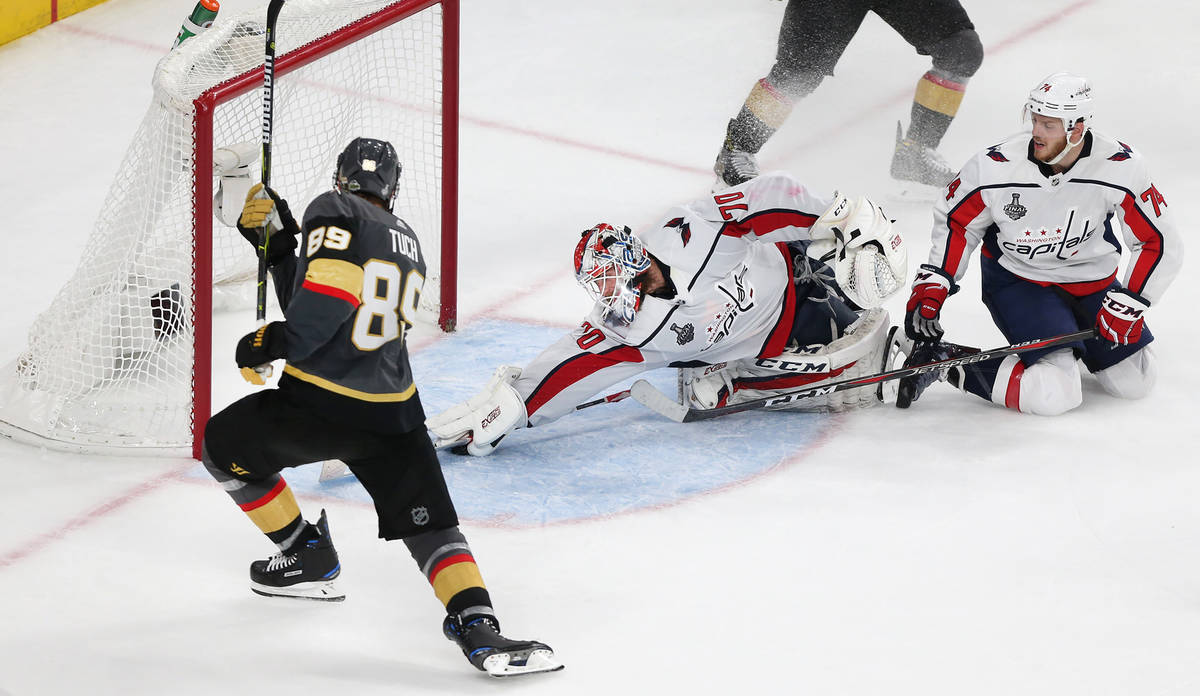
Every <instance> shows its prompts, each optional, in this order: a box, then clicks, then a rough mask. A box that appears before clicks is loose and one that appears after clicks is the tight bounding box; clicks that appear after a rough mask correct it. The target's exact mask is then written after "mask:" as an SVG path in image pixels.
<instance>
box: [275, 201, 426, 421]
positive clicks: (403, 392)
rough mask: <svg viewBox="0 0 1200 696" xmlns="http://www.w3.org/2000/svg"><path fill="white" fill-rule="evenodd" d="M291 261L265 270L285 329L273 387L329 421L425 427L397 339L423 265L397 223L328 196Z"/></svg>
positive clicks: (312, 214) (364, 205) (316, 206)
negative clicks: (283, 356) (322, 413)
mask: <svg viewBox="0 0 1200 696" xmlns="http://www.w3.org/2000/svg"><path fill="white" fill-rule="evenodd" d="M302 233H303V234H302V238H301V240H300V245H299V250H298V252H299V258H298V259H297V260H296V262H295V263H294V264H292V263H285V264H279V265H277V266H276V267H274V268H273V269H272V271H273V274H274V276H275V283H276V286H277V290H278V293H277V294H278V295H279V297H280V301H281V304H283V306H284V314H285V318H286V320H287V323H286V327H287V365H286V366H285V367H284V370H283V371H284V374H283V376H282V377H281V378H280V380H279V387H280V388H281V389H283V390H285V391H287V392H289V393H291V394H292V395H294V396H295V397H297V398H299V399H302V400H303V401H304V402H306V403H308V404H309V405H311V406H313V407H314V408H317V409H319V410H327V413H328V416H329V418H330V419H332V420H336V421H338V422H343V423H348V424H351V425H356V426H359V427H363V428H369V429H371V430H382V431H397V432H406V431H409V430H412V429H414V428H416V427H418V426H420V425H421V424H422V423H423V422H424V420H425V414H424V412H423V411H422V409H421V402H420V399H419V398H418V396H417V391H416V385H414V384H413V377H412V368H411V367H410V366H409V362H408V351H407V349H406V347H405V343H404V338H405V332H406V330H407V329H408V328H409V327H410V326H411V325H412V318H413V317H414V316H415V312H416V308H417V304H418V301H419V298H420V293H421V288H422V286H423V285H424V282H425V260H424V258H423V257H422V254H421V247H420V243H419V242H418V241H417V236H416V234H414V233H413V231H412V228H410V227H409V226H408V224H407V223H405V222H404V221H403V220H401V219H400V218H398V217H396V216H395V215H392V214H391V213H389V212H387V211H386V210H384V209H382V208H379V207H377V206H374V205H372V204H371V203H369V202H368V201H366V200H364V199H362V198H359V197H358V196H355V195H353V194H349V193H339V192H337V191H329V192H327V193H324V194H321V195H320V196H318V197H317V198H316V199H315V200H314V201H313V202H312V203H311V204H310V205H309V206H308V209H307V210H306V211H305V213H304V224H303V228H302Z"/></svg>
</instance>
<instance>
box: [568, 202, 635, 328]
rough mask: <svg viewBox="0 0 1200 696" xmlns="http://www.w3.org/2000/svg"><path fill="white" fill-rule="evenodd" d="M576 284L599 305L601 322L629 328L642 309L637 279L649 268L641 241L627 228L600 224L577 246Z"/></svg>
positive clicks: (589, 231) (585, 235) (583, 236)
mask: <svg viewBox="0 0 1200 696" xmlns="http://www.w3.org/2000/svg"><path fill="white" fill-rule="evenodd" d="M574 262H575V280H576V281H577V282H578V283H579V284H580V285H581V286H583V289H584V290H586V291H587V293H588V295H589V296H591V298H592V299H593V300H594V301H595V302H596V303H597V305H598V307H599V310H600V318H601V319H602V320H604V322H605V323H609V324H613V325H628V324H629V323H631V322H632V321H633V318H634V316H636V315H637V311H638V309H640V308H641V305H642V289H641V284H640V283H639V282H637V278H638V276H640V275H641V274H642V273H645V272H646V271H647V270H649V268H650V257H649V256H648V255H647V254H646V250H645V248H644V247H643V246H642V241H641V240H640V239H638V238H637V237H636V236H634V234H633V232H632V231H630V229H629V228H628V227H622V228H620V229H617V228H616V227H614V226H613V225H610V224H608V223H600V224H598V225H596V226H595V227H592V228H591V229H588V230H584V232H583V234H582V236H581V237H580V239H579V243H578V244H576V245H575V258H574Z"/></svg>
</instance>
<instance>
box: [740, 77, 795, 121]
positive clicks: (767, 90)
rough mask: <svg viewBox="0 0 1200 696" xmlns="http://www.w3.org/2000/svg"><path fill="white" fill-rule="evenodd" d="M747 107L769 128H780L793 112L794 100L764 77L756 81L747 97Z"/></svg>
mask: <svg viewBox="0 0 1200 696" xmlns="http://www.w3.org/2000/svg"><path fill="white" fill-rule="evenodd" d="M746 108H747V109H749V110H750V113H752V114H754V117H755V118H757V119H758V120H760V121H762V122H763V123H765V124H766V125H767V126H768V127H769V128H771V129H772V130H778V129H779V127H780V126H782V125H783V122H784V121H786V120H787V117H788V115H789V114H791V113H792V101H791V100H790V99H788V98H787V97H785V96H784V95H783V94H781V93H780V92H779V91H778V90H776V89H775V88H774V87H772V86H771V84H770V83H769V82H767V81H766V80H765V79H763V80H759V81H758V82H755V83H754V87H753V89H751V90H750V96H748V97H746Z"/></svg>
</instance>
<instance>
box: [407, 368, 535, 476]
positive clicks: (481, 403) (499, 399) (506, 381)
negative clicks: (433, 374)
mask: <svg viewBox="0 0 1200 696" xmlns="http://www.w3.org/2000/svg"><path fill="white" fill-rule="evenodd" d="M520 376H521V368H519V367H510V366H508V365H501V366H500V367H499V368H497V369H496V374H494V375H492V379H491V381H489V382H488V383H487V386H486V387H484V388H483V390H482V391H480V392H479V393H478V394H476V395H475V396H472V397H471V398H470V399H467V400H466V401H464V402H462V403H461V404H458V405H457V406H452V407H450V408H448V409H446V410H445V411H443V412H441V413H439V414H437V415H436V416H433V417H430V418H427V419H425V427H426V428H428V429H429V433H430V434H431V435H432V436H433V444H434V446H435V447H437V448H438V449H442V448H445V447H453V446H456V445H462V444H466V446H467V453H468V454H471V455H474V456H476V457H482V456H484V455H487V454H491V453H492V450H494V449H495V448H496V445H497V444H499V442H500V440H501V439H502V438H503V437H504V436H505V435H508V434H509V433H511V432H512V431H514V430H516V429H517V428H523V427H525V425H526V423H527V422H528V416H527V415H526V413H525V400H524V399H522V398H521V395H520V394H518V393H517V390H516V389H515V388H514V387H513V382H515V381H516V380H517V378H518V377H520Z"/></svg>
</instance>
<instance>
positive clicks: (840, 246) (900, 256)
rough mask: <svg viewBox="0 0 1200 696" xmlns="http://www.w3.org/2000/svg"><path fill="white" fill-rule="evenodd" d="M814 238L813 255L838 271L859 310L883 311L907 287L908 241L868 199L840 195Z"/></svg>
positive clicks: (815, 227) (840, 283) (816, 225)
mask: <svg viewBox="0 0 1200 696" xmlns="http://www.w3.org/2000/svg"><path fill="white" fill-rule="evenodd" d="M811 235H812V240H813V243H812V245H811V246H810V247H809V252H808V255H809V256H812V257H813V258H817V259H820V260H821V261H823V262H825V263H827V264H829V265H830V266H833V273H834V277H835V278H836V279H837V283H838V286H839V287H840V288H841V290H842V292H843V293H845V294H846V297H848V298H850V301H851V302H853V303H854V304H856V305H858V306H859V307H860V308H862V309H870V308H872V307H878V306H879V305H881V304H883V301H884V300H885V299H887V298H888V297H890V296H891V295H893V294H894V293H895V292H896V291H897V290H899V289H900V287H901V285H903V283H904V279H905V276H906V275H907V273H908V252H907V250H906V249H905V246H904V239H903V238H902V237H901V236H900V233H899V232H897V231H896V230H895V229H893V227H892V221H891V220H889V219H888V218H887V216H886V215H884V214H883V210H882V209H881V208H880V207H879V206H877V205H875V204H874V203H872V202H871V201H870V200H869V199H867V198H865V197H863V196H859V197H857V198H853V199H851V198H846V197H845V196H842V195H840V194H836V193H835V194H834V201H833V204H832V205H830V206H829V208H828V209H826V210H825V212H824V213H822V214H821V217H819V218H817V221H816V222H815V223H813V226H812V230H811Z"/></svg>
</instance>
